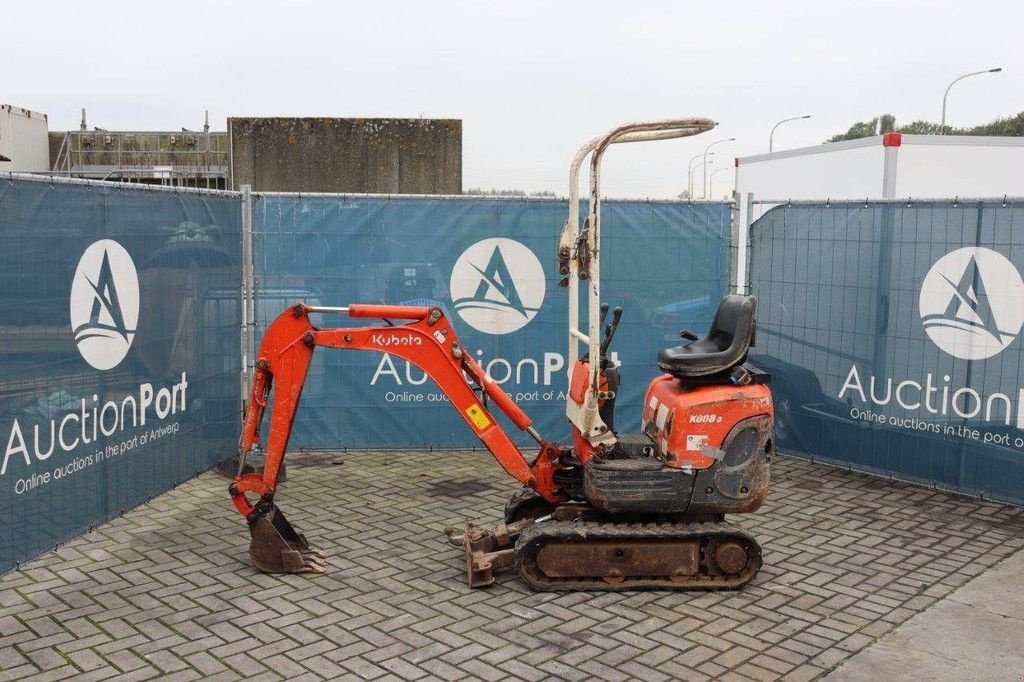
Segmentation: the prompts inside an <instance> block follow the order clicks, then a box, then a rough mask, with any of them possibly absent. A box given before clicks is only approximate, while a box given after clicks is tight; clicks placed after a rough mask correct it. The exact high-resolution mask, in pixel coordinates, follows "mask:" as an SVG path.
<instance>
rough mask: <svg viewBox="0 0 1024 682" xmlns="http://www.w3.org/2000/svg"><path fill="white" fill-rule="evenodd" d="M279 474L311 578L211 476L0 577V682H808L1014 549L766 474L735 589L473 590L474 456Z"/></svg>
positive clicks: (488, 493)
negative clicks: (239, 511)
mask: <svg viewBox="0 0 1024 682" xmlns="http://www.w3.org/2000/svg"><path fill="white" fill-rule="evenodd" d="M342 460H343V462H342ZM291 461H292V463H293V465H296V466H292V467H291V468H290V469H289V472H288V473H289V481H288V483H287V484H286V485H285V486H284V487H283V488H282V491H281V493H280V495H279V498H278V499H279V502H280V503H281V504H282V506H283V507H284V508H285V510H286V511H288V512H289V517H290V518H291V520H292V521H293V523H295V524H296V525H297V526H298V527H300V528H301V529H303V530H304V531H305V532H306V534H307V535H308V536H309V537H310V538H311V540H312V541H313V542H314V543H315V544H317V545H318V546H319V547H320V548H322V549H324V550H326V551H327V553H328V554H329V555H330V556H331V569H330V571H329V572H328V573H327V574H326V575H322V576H316V577H306V576H287V577H271V576H265V575H260V574H257V573H255V572H254V571H253V569H252V568H250V566H249V564H248V562H247V557H246V547H247V543H248V534H247V532H246V530H245V527H244V523H243V521H242V519H241V518H239V517H238V516H237V515H236V514H235V512H234V511H233V509H232V508H231V506H230V504H229V502H228V497H227V493H226V486H227V482H226V481H225V479H223V478H220V477H219V476H217V475H216V474H213V473H209V474H205V475H203V476H201V477H200V478H199V479H197V480H195V481H192V482H189V483H188V484H186V485H183V486H180V487H179V488H177V489H176V490H174V491H172V492H170V493H168V494H166V495H163V496H161V497H160V498H158V499H156V500H155V501H153V502H152V503H150V504H147V505H145V506H143V507H140V508H138V509H136V510H134V511H132V512H130V513H128V514H127V515H125V516H124V517H122V518H121V519H118V520H115V521H113V522H111V523H109V524H106V525H104V526H102V527H101V528H99V529H98V530H96V531H94V532H92V533H89V534H88V535H86V536H83V537H81V538H78V539H76V540H75V541H73V542H71V543H69V544H67V545H65V546H63V547H62V548H60V549H59V550H58V551H56V552H53V553H50V554H48V555H46V556H44V557H42V558H40V559H38V560H36V561H33V562H31V563H29V564H27V565H25V566H23V567H22V568H21V570H18V571H14V572H11V573H9V574H7V575H6V576H3V577H2V578H0V671H2V672H0V677H2V678H4V679H20V678H30V677H33V676H36V678H37V679H56V678H59V677H76V678H84V679H89V678H95V679H100V678H106V677H119V678H124V679H143V678H148V677H156V676H161V675H166V676H168V677H171V678H174V679H195V678H200V677H204V678H218V679H235V678H239V677H246V678H253V679H268V680H269V679H280V678H290V679H300V678H308V679H315V678H320V677H323V678H345V677H348V678H367V679H369V678H386V677H387V678H394V679H421V678H422V679H426V678H440V679H460V678H482V679H501V678H509V677H516V678H522V679H542V678H566V679H582V678H590V679H607V680H619V679H644V680H661V679H668V678H677V679H692V680H697V679H707V678H716V679H723V680H729V679H746V678H749V679H754V680H769V679H776V678H782V677H785V678H786V679H787V680H806V679H812V678H815V677H818V676H821V675H823V674H824V673H826V672H828V671H829V670H831V669H833V668H834V667H836V666H837V665H838V664H840V663H842V662H843V661H844V660H845V659H847V658H849V657H850V656H852V655H854V654H856V653H857V652H859V651H861V650H863V649H864V648H865V647H867V646H868V645H870V644H871V643H872V642H874V641H875V640H876V639H877V638H879V637H883V636H884V635H886V634H887V633H889V632H890V631H891V630H893V629H894V628H895V627H896V626H897V625H899V624H901V623H903V622H904V621H906V620H908V619H909V618H911V617H912V616H913V615H915V614H916V613H919V612H921V611H923V610H924V609H927V608H928V607H930V606H932V605H933V604H935V603H936V602H938V601H939V600H943V599H944V598H945V597H947V596H948V595H950V594H951V593H952V592H953V591H954V590H956V589H957V588H958V587H960V586H961V585H964V584H965V583H967V582H968V581H970V580H971V579H972V578H973V577H975V576H977V575H979V574H981V573H983V572H985V571H986V569H988V568H989V567H991V566H993V565H995V564H996V563H998V562H1000V561H1001V560H1002V559H1004V558H1006V557H1008V556H1010V555H1012V554H1014V553H1015V552H1016V551H1017V550H1018V549H1020V548H1021V547H1022V546H1024V510H1022V509H1017V508H1011V507H1005V506H1000V505H995V504H988V503H983V502H978V501H973V500H968V499H964V498H959V497H956V496H953V495H947V494H944V493H938V492H933V491H929V490H924V489H921V488H914V487H911V486H907V485H901V484H896V483H889V482H885V481H882V480H879V479H875V478H870V477H867V476H862V475H858V474H852V473H848V472H844V471H841V470H837V469H832V468H827V467H822V466H819V465H813V464H810V463H807V462H804V461H800V460H794V459H787V458H781V459H779V460H778V461H777V464H776V469H775V472H774V483H773V489H772V492H771V494H770V496H769V502H768V504H767V505H766V507H765V509H763V510H762V512H761V513H759V514H756V515H749V516H750V517H749V518H746V517H739V518H738V519H737V520H738V521H739V522H740V523H741V524H742V525H744V526H745V527H747V528H748V529H749V530H751V531H752V532H753V533H754V534H755V535H756V536H757V537H758V538H759V539H760V541H761V543H762V544H763V545H764V547H765V567H764V569H763V570H762V572H761V574H760V575H759V577H758V578H757V579H756V581H755V582H754V583H753V584H752V585H751V586H748V587H747V588H746V589H745V590H744V591H742V592H726V593H707V594H699V593H660V592H635V593H623V594H614V593H604V594H591V593H569V594H550V593H545V594H541V593H533V592H531V591H530V590H528V589H527V588H526V587H524V586H523V585H522V584H521V583H520V582H519V581H518V580H517V579H516V577H515V576H514V575H513V574H505V575H503V576H502V577H501V579H500V580H499V584H497V585H495V586H494V587H492V588H490V589H488V590H478V591H469V589H468V588H467V587H465V585H464V584H463V571H464V563H463V559H462V557H461V556H460V551H459V550H458V549H457V548H455V547H451V546H449V545H447V544H446V543H445V541H444V539H443V537H442V534H441V530H442V528H443V527H444V526H445V525H447V524H450V523H453V522H457V521H458V520H459V519H461V518H462V517H464V516H467V515H469V516H470V517H472V518H473V519H475V520H479V521H493V520H495V519H496V518H497V516H498V510H500V509H501V507H502V505H503V502H504V499H505V497H506V496H507V495H508V494H509V493H510V492H511V491H512V486H511V485H510V483H509V481H508V479H507V478H506V477H505V475H504V474H503V472H501V470H500V469H499V468H498V467H497V465H496V464H495V463H494V462H493V461H492V460H491V459H490V457H489V455H487V454H486V453H481V452H476V453H468V452H467V453H436V452H435V453H423V452H398V453H396V452H365V453H345V454H335V455H332V454H320V453H312V454H305V455H298V456H294V457H292V458H291ZM410 472H411V474H410ZM967 634H969V633H967Z"/></svg>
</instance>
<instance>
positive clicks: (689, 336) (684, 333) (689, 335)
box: [679, 329, 700, 341]
mask: <svg viewBox="0 0 1024 682" xmlns="http://www.w3.org/2000/svg"><path fill="white" fill-rule="evenodd" d="M679 336H681V337H683V338H684V339H686V340H687V341H696V340H697V339H699V338H700V337H699V336H697V335H696V334H694V333H693V332H691V331H690V330H689V329H680V330H679Z"/></svg>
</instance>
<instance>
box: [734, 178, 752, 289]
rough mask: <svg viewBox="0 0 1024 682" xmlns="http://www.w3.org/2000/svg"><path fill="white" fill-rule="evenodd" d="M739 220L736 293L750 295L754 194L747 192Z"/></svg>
mask: <svg viewBox="0 0 1024 682" xmlns="http://www.w3.org/2000/svg"><path fill="white" fill-rule="evenodd" d="M741 207H742V209H745V210H741V211H740V220H739V221H738V222H739V224H738V225H737V232H738V234H737V237H738V239H737V240H736V242H737V253H736V293H738V294H749V293H750V257H751V255H752V253H751V245H750V226H751V225H753V224H754V193H753V192H747V196H746V201H744V202H743V204H741Z"/></svg>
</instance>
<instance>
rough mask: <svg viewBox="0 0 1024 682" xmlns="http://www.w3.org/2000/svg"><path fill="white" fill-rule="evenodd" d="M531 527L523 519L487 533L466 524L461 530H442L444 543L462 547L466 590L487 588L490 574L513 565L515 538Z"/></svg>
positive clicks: (527, 520)
mask: <svg viewBox="0 0 1024 682" xmlns="http://www.w3.org/2000/svg"><path fill="white" fill-rule="evenodd" d="M533 524H534V519H523V520H522V521H516V522H515V523H510V524H504V523H502V524H500V525H498V527H497V528H495V529H494V530H487V529H486V528H480V527H478V526H474V525H473V524H471V523H466V525H465V526H463V527H462V528H459V527H455V526H449V527H448V528H445V529H444V534H445V535H446V536H448V542H449V543H450V544H453V545H455V546H456V547H462V548H463V550H464V551H465V553H466V580H467V582H468V583H469V586H470V587H487V586H488V585H492V584H493V583H494V572H495V571H501V570H503V569H506V568H511V567H512V564H513V563H514V562H515V549H514V547H513V545H514V544H515V541H516V538H517V537H519V535H520V534H521V533H522V532H523V530H525V529H526V528H529V527H530V526H532V525H533Z"/></svg>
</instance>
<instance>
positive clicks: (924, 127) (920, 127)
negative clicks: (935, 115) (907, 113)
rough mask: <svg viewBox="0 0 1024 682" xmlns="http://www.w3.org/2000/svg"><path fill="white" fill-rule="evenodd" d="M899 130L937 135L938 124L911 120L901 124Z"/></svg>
mask: <svg viewBox="0 0 1024 682" xmlns="http://www.w3.org/2000/svg"><path fill="white" fill-rule="evenodd" d="M900 132H901V133H907V134H908V135H938V134H939V124H938V123H932V122H931V121H924V120H917V121H911V122H910V123H908V124H907V125H905V126H902V127H901V128H900Z"/></svg>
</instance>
